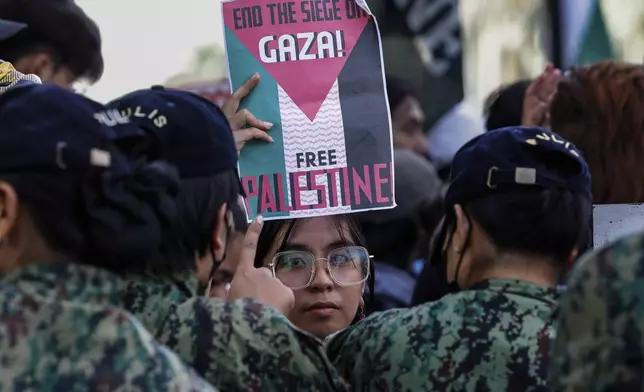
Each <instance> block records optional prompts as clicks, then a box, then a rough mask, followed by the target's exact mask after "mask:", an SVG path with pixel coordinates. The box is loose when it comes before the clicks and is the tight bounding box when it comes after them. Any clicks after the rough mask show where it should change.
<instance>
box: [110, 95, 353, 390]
mask: <svg viewBox="0 0 644 392" xmlns="http://www.w3.org/2000/svg"><path fill="white" fill-rule="evenodd" d="M108 106H109V107H114V108H116V109H118V110H119V111H120V112H121V113H122V114H123V115H124V116H127V117H129V118H131V120H132V121H134V122H136V123H137V124H138V125H139V126H140V127H141V128H142V129H144V130H145V131H146V132H147V133H148V136H149V138H148V141H147V143H142V144H138V145H137V144H136V143H126V142H127V138H124V139H123V143H122V145H123V148H127V150H128V151H129V153H130V154H131V155H132V156H133V157H138V158H139V159H143V160H146V159H151V158H159V159H164V160H167V161H168V162H170V163H171V164H173V165H174V166H176V167H177V168H178V170H179V173H180V176H181V183H180V186H179V194H178V198H177V208H178V211H177V212H178V214H177V217H176V218H175V219H174V220H173V222H172V225H171V227H169V228H168V229H167V230H165V234H164V235H165V239H164V241H163V245H162V248H161V253H162V254H161V257H160V258H157V259H156V260H149V263H148V265H149V268H148V269H147V270H146V271H142V272H141V273H137V274H130V275H129V276H128V280H129V282H130V284H129V285H128V288H127V290H126V291H125V292H124V294H125V295H124V298H125V301H126V305H127V308H128V309H129V310H131V311H132V312H133V313H134V314H136V315H137V316H138V317H139V318H140V319H141V320H142V321H143V323H144V325H145V327H146V328H148V329H149V330H150V331H152V333H153V334H154V336H155V337H156V338H157V339H158V340H159V341H160V342H161V343H163V344H165V345H167V346H168V347H170V348H171V349H173V350H174V351H176V352H177V353H178V354H179V356H180V357H181V358H182V359H183V360H184V361H185V362H186V363H188V364H189V365H191V366H193V367H194V368H195V370H197V371H198V372H199V374H201V375H202V376H203V377H204V378H206V380H208V381H209V382H210V383H212V384H213V385H214V386H215V387H217V388H219V389H221V390H224V391H260V390H261V391H279V392H284V391H306V392H313V391H319V392H331V391H341V390H346V385H345V383H344V382H343V381H342V380H341V379H340V378H339V377H338V376H337V373H336V372H335V369H334V368H333V366H332V364H331V363H330V362H329V361H328V359H327V358H326V354H325V351H324V348H323V345H322V342H321V341H320V340H319V339H317V338H316V337H315V336H313V335H311V334H309V333H307V332H304V331H302V330H299V329H298V328H296V327H295V326H293V325H292V324H291V323H290V322H289V321H288V320H287V319H286V318H285V317H284V315H283V312H287V311H288V309H282V308H281V307H280V306H278V304H275V303H266V302H265V301H263V300H262V301H258V300H261V299H263V298H257V297H256V296H254V295H252V294H253V293H248V292H245V293H239V292H236V288H237V289H238V288H239V285H236V282H239V281H238V278H240V277H241V278H243V276H244V274H240V273H239V268H240V267H238V269H237V273H236V276H235V280H233V282H232V286H231V292H230V296H229V298H228V299H229V301H228V302H226V301H222V300H218V299H214V298H208V297H207V294H208V293H207V291H208V290H207V289H208V286H209V283H210V282H211V280H212V278H213V277H214V274H215V272H216V269H217V267H218V266H219V264H220V263H221V261H222V260H224V259H225V254H226V250H227V248H228V247H229V246H230V238H231V235H232V233H233V231H234V230H235V228H234V226H233V220H232V217H231V214H230V213H229V212H230V207H231V206H232V205H233V204H235V203H237V202H238V198H239V196H240V195H241V194H242V193H243V191H242V187H241V182H240V179H239V175H238V173H237V150H236V147H235V142H234V140H233V133H232V131H231V128H230V125H229V124H228V120H227V119H226V117H225V116H224V114H223V112H222V111H221V110H220V109H219V108H218V107H217V106H215V105H214V104H213V103H212V102H210V101H207V100H206V99H204V98H202V97H199V96H197V95H194V94H192V93H189V92H185V91H180V90H174V89H165V88H162V87H153V88H151V89H146V90H140V91H135V92H132V93H130V94H127V95H125V96H124V97H121V98H119V99H116V100H114V101H113V102H111V103H110V104H109V105H108ZM260 230H261V227H260V226H258V224H257V222H254V223H252V224H251V225H250V226H249V228H248V233H247V235H246V239H245V241H244V246H243V248H242V254H241V256H240V266H242V265H243V264H246V266H247V267H250V268H254V267H253V260H254V252H255V247H256V244H257V237H258V236H259V232H260ZM203 265H208V266H209V268H208V269H207V271H206V273H205V274H202V273H201V272H200V271H199V270H200V268H199V266H203ZM257 270H258V271H259V273H260V274H261V273H263V274H268V275H267V276H265V278H266V279H268V280H266V281H264V283H261V284H259V286H265V285H267V284H272V285H273V288H272V289H271V288H270V287H255V288H254V287H248V286H253V285H252V284H251V285H248V286H247V287H245V288H246V289H251V290H255V289H264V290H268V291H273V290H274V291H279V290H280V289H282V290H286V291H287V292H288V294H289V295H290V296H291V300H292V301H294V299H293V298H292V297H293V293H292V291H291V290H290V289H288V288H286V286H283V285H282V284H281V283H280V282H279V280H277V279H275V278H274V277H272V276H271V275H270V272H269V270H268V269H266V268H259V269H257ZM255 272H257V271H255ZM202 275H205V279H203V278H202V279H201V282H200V281H199V279H198V277H199V276H202ZM242 286H244V285H242ZM251 298H252V299H251ZM233 299H236V300H233ZM265 305H271V306H265ZM291 305H292V304H291Z"/></svg>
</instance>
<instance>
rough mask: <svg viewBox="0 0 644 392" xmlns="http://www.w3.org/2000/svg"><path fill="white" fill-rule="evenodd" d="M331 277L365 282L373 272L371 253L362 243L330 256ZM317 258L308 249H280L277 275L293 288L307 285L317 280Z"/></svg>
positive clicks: (344, 282)
mask: <svg viewBox="0 0 644 392" xmlns="http://www.w3.org/2000/svg"><path fill="white" fill-rule="evenodd" d="M326 260H327V263H326V264H327V268H328V271H329V275H330V276H331V279H332V280H333V281H334V282H335V283H337V284H339V285H344V286H348V285H353V284H358V283H362V282H364V281H365V280H366V279H367V277H368V275H369V253H368V252H367V250H366V249H365V248H363V247H360V246H345V247H342V248H337V249H334V250H332V251H331V252H330V253H329V255H328V256H327V259H326ZM315 262H316V258H315V256H314V255H313V254H311V253H309V252H305V251H299V250H291V251H286V252H280V253H278V254H276V255H275V257H274V258H273V263H274V268H275V276H276V277H277V278H278V279H279V280H280V281H282V283H284V284H285V285H286V286H288V287H290V288H304V287H306V286H308V285H309V284H311V282H312V281H313V276H314V271H315Z"/></svg>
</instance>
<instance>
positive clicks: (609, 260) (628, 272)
mask: <svg viewBox="0 0 644 392" xmlns="http://www.w3.org/2000/svg"><path fill="white" fill-rule="evenodd" d="M641 285H644V233H641V234H636V235H632V236H629V237H625V238H622V239H620V240H618V241H616V242H613V243H612V244H610V245H608V246H606V247H604V248H601V249H599V250H596V251H594V252H589V253H588V254H586V255H584V256H583V257H582V258H581V259H580V260H579V261H578V262H577V263H576V265H575V266H574V268H573V269H572V271H571V272H570V276H569V278H568V282H567V287H566V290H565V291H564V294H563V295H562V302H563V303H564V304H570V305H571V307H572V308H575V309H576V310H575V309H572V308H571V309H569V311H570V312H575V311H581V310H582V309H581V308H580V307H578V306H572V305H573V304H572V303H573V302H574V303H578V302H580V301H586V300H589V299H590V297H591V296H592V295H593V293H598V292H601V293H603V295H602V298H603V299H604V300H603V302H602V303H603V304H604V305H606V304H607V303H608V300H607V299H606V298H607V296H610V297H612V298H622V299H621V300H619V301H617V302H614V301H613V302H614V303H613V304H612V305H611V306H612V310H613V311H617V310H618V309H616V308H615V306H628V305H627V304H628V303H630V302H632V301H633V300H637V302H642V301H644V293H643V295H642V296H641V297H640V295H639V294H638V293H639V291H637V290H635V291H633V290H631V288H633V287H637V286H639V287H641ZM625 296H626V297H628V296H634V297H633V298H631V299H630V300H629V299H628V298H626V297H625ZM619 304H621V305H619ZM622 310H623V309H622Z"/></svg>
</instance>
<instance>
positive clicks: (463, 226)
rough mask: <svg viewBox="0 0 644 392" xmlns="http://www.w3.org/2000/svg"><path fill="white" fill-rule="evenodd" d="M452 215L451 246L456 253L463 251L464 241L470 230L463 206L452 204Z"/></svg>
mask: <svg viewBox="0 0 644 392" xmlns="http://www.w3.org/2000/svg"><path fill="white" fill-rule="evenodd" d="M454 216H455V217H456V219H455V223H454V224H455V225H456V227H455V229H454V235H453V236H452V248H453V249H454V251H455V252H456V253H459V254H460V253H461V252H463V248H465V242H466V241H467V235H468V233H469V232H470V221H469V219H467V216H466V215H465V212H464V211H463V207H461V205H460V204H456V205H455V206H454Z"/></svg>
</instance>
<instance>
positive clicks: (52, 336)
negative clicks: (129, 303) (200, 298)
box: [0, 263, 214, 392]
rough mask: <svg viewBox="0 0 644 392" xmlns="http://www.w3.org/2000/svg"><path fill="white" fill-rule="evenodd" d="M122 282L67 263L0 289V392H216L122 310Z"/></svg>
mask: <svg viewBox="0 0 644 392" xmlns="http://www.w3.org/2000/svg"><path fill="white" fill-rule="evenodd" d="M123 287H124V282H123V280H122V279H120V278H118V277H116V276H115V275H113V274H111V273H109V272H107V271H103V270H99V269H96V268H93V267H88V266H81V265H76V264H65V263H47V264H39V265H32V266H29V267H25V268H21V269H19V270H17V271H14V272H13V273H11V274H10V275H8V276H7V277H6V278H5V279H3V282H2V285H0V303H1V307H0V363H1V364H2V365H1V366H0V391H26V390H30V391H37V390H38V391H39V390H48V391H65V392H68V391H79V390H86V391H101V390H104V391H107V390H109V391H112V390H127V391H170V390H171V391H213V390H214V389H213V388H212V387H211V386H210V385H208V384H207V383H206V382H204V381H203V380H201V379H200V378H199V377H198V376H197V375H196V374H195V373H194V371H193V370H191V369H189V368H187V367H186V366H185V365H184V364H183V363H182V362H181V361H180V360H179V359H178V358H177V357H176V355H175V354H174V353H172V352H170V351H169V350H168V349H166V348H164V347H162V346H160V345H158V344H157V343H156V342H155V341H154V339H153V338H152V336H151V335H150V334H149V333H148V332H147V331H146V330H145V329H144V328H143V327H142V326H141V325H140V324H139V322H138V321H137V320H136V319H135V318H134V317H132V315H130V314H129V313H127V312H125V311H124V310H122V309H119V303H120V301H121V299H120V296H121V291H122V289H123Z"/></svg>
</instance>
